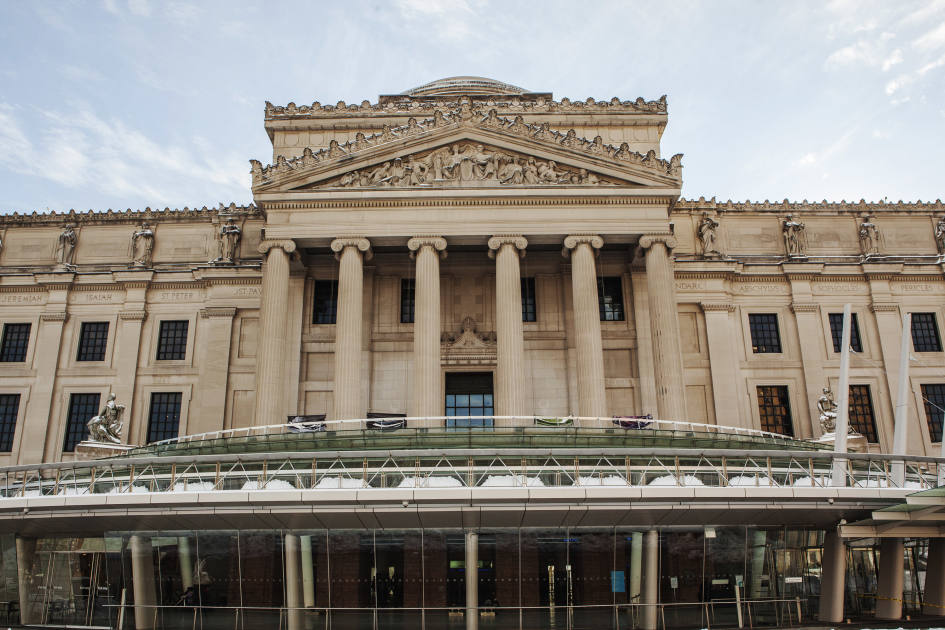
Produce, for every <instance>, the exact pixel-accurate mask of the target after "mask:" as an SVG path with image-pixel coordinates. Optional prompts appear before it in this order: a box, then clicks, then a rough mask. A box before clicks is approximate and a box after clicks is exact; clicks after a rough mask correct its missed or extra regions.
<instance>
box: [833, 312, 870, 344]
mask: <svg viewBox="0 0 945 630" xmlns="http://www.w3.org/2000/svg"><path fill="white" fill-rule="evenodd" d="M850 315H851V317H850V347H851V348H852V349H853V351H854V352H863V345H862V344H861V343H860V323H859V321H857V319H856V313H851V314H850ZM827 317H828V318H829V319H830V337H831V338H832V339H833V351H834V352H837V353H839V352H840V344H841V343H842V342H843V313H830V315H828V316H827Z"/></svg>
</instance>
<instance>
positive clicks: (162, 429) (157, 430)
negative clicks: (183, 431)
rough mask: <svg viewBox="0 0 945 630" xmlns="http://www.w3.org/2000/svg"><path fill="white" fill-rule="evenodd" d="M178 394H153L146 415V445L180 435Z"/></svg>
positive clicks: (179, 398) (179, 395)
mask: <svg viewBox="0 0 945 630" xmlns="http://www.w3.org/2000/svg"><path fill="white" fill-rule="evenodd" d="M180 402H181V393H180V392H154V393H153V394H151V410H150V412H149V413H148V444H150V443H152V442H160V441H161V440H170V439H172V438H176V437H177V436H178V435H179V434H180Z"/></svg>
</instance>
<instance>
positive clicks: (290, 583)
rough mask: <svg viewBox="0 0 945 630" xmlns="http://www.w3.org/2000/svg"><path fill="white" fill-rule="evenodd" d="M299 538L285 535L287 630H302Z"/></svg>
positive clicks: (293, 535)
mask: <svg viewBox="0 0 945 630" xmlns="http://www.w3.org/2000/svg"><path fill="white" fill-rule="evenodd" d="M300 559H301V552H300V545H299V537H298V535H296V534H286V535H285V606H286V609H287V610H286V620H287V625H286V627H287V629H288V630H302V621H303V618H302V610H301V608H302V574H301V566H300V564H301V563H300V562H299V560H300Z"/></svg>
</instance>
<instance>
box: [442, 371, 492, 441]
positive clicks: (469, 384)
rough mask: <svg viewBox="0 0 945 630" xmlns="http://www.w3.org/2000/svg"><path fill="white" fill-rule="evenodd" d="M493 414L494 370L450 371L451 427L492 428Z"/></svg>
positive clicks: (447, 405) (449, 421) (447, 381)
mask: <svg viewBox="0 0 945 630" xmlns="http://www.w3.org/2000/svg"><path fill="white" fill-rule="evenodd" d="M493 413H494V407H493V402H492V372H447V374H446V415H447V416H448V419H447V421H446V427H447V428H449V429H468V428H481V427H492V426H493V422H492V415H493ZM466 416H469V417H466Z"/></svg>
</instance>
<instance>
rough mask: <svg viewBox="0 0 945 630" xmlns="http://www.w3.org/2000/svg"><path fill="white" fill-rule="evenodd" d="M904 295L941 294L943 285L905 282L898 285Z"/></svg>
mask: <svg viewBox="0 0 945 630" xmlns="http://www.w3.org/2000/svg"><path fill="white" fill-rule="evenodd" d="M896 288H898V289H899V290H900V291H901V292H903V293H941V292H942V289H943V287H942V285H940V284H931V283H926V282H903V283H900V284H898V285H896Z"/></svg>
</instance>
